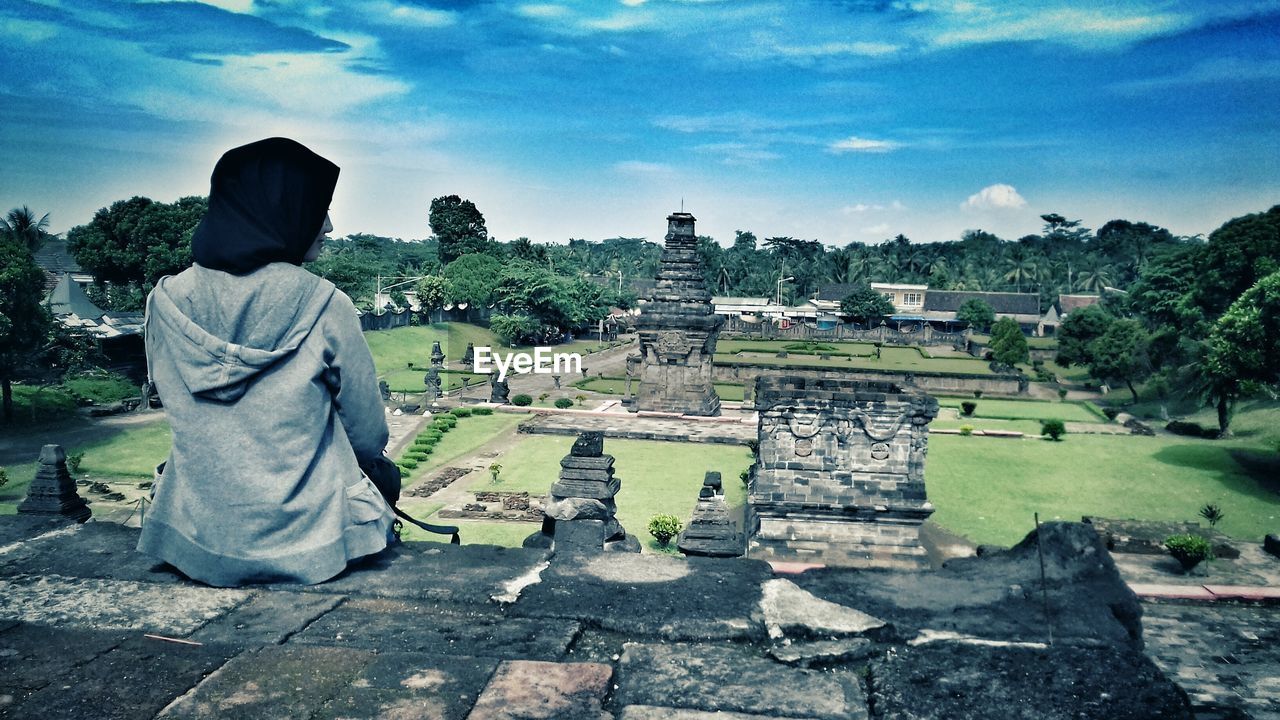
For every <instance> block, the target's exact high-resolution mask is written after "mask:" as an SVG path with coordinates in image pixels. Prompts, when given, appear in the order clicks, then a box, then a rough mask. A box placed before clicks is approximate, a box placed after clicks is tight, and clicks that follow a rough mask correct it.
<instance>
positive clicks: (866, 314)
mask: <svg viewBox="0 0 1280 720" xmlns="http://www.w3.org/2000/svg"><path fill="white" fill-rule="evenodd" d="M840 314H841V315H844V316H845V317H847V318H849V319H850V320H852V321H853V322H856V323H862V324H875V323H877V322H879V321H880V320H883V319H884V318H886V317H888V316H890V315H892V314H893V303H891V302H889V298H887V297H885V296H884V295H883V294H881V293H880V292H879V291H877V290H872V289H871V286H870V285H863V286H862V287H859V288H857V289H855V290H854V291H853V292H851V293H849V294H848V295H846V296H845V298H844V299H843V300H841V301H840Z"/></svg>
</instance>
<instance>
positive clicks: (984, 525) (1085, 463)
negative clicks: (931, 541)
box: [925, 435, 1280, 545]
mask: <svg viewBox="0 0 1280 720" xmlns="http://www.w3.org/2000/svg"><path fill="white" fill-rule="evenodd" d="M1241 449H1242V448H1240V446H1233V445H1229V444H1220V443H1217V442H1215V441H1209V440H1191V439H1182V438H1163V437H1156V438H1148V437H1134V436H1128V435H1119V436H1115V435H1068V436H1066V440H1064V441H1063V442H1057V443H1055V442H1049V441H1045V440H1039V439H1023V440H1009V439H992V438H978V437H960V436H949V435H937V436H934V437H932V438H930V440H929V462H928V465H927V467H926V470H925V478H926V481H927V483H928V493H929V499H930V501H931V502H932V503H933V504H934V506H936V507H937V508H938V511H937V512H936V513H935V514H934V515H933V519H934V521H936V522H937V523H938V524H939V525H941V526H943V527H945V528H947V529H948V530H951V531H952V532H956V533H960V534H962V535H965V536H967V537H968V538H969V539H970V540H973V541H974V542H978V543H994V544H1000V545H1011V544H1013V543H1016V542H1017V541H1019V540H1021V539H1022V538H1023V536H1025V535H1026V533H1028V532H1029V531H1030V530H1031V529H1032V528H1033V527H1034V521H1033V513H1035V512H1039V513H1040V519H1041V520H1042V521H1044V520H1053V519H1057V518H1061V519H1063V520H1071V521H1079V520H1080V518H1081V517H1082V516H1084V515H1100V516H1102V517H1110V518H1135V519H1141V520H1176V521H1194V520H1197V519H1198V517H1197V513H1198V512H1199V510H1200V508H1201V506H1203V505H1204V504H1205V503H1209V502H1213V503H1217V504H1218V505H1220V506H1221V507H1222V509H1223V511H1224V512H1225V514H1226V517H1225V518H1224V519H1223V520H1222V521H1221V522H1220V523H1219V524H1218V529H1219V530H1221V531H1223V532H1225V533H1227V534H1228V535H1231V536H1233V537H1236V538H1240V539H1243V540H1250V541H1260V540H1261V539H1262V537H1263V536H1264V535H1265V534H1266V533H1269V532H1275V528H1276V525H1277V518H1280V494H1277V493H1276V492H1275V491H1274V490H1273V489H1268V488H1267V487H1266V486H1265V485H1264V482H1265V481H1266V478H1265V477H1262V476H1260V473H1257V472H1254V473H1250V472H1249V471H1248V470H1246V469H1245V468H1244V467H1243V466H1241V465H1240V464H1239V463H1238V462H1236V460H1235V457H1234V456H1233V453H1236V452H1239V451H1240V450H1241Z"/></svg>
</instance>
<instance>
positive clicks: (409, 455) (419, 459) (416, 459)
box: [403, 450, 430, 462]
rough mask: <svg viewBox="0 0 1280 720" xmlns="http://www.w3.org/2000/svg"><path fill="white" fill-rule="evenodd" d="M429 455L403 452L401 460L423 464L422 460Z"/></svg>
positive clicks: (410, 451)
mask: <svg viewBox="0 0 1280 720" xmlns="http://www.w3.org/2000/svg"><path fill="white" fill-rule="evenodd" d="M429 454H430V453H424V452H422V451H420V450H409V451H407V452H405V454H404V458H403V459H405V460H412V461H414V462H423V461H424V460H426V459H427V455H429Z"/></svg>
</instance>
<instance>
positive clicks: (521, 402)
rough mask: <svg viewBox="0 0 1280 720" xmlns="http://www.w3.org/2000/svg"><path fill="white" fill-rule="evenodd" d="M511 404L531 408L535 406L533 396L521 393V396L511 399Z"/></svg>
mask: <svg viewBox="0 0 1280 720" xmlns="http://www.w3.org/2000/svg"><path fill="white" fill-rule="evenodd" d="M511 404H512V405H518V406H520V407H529V406H530V405H532V404H533V396H531V395H525V394H524V393H520V394H519V395H516V396H514V397H512V398H511Z"/></svg>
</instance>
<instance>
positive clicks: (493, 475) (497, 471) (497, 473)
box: [489, 463, 502, 485]
mask: <svg viewBox="0 0 1280 720" xmlns="http://www.w3.org/2000/svg"><path fill="white" fill-rule="evenodd" d="M489 482H491V483H493V484H494V485H497V484H498V483H500V482H502V465H500V464H498V463H494V464H492V465H490V466H489Z"/></svg>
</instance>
